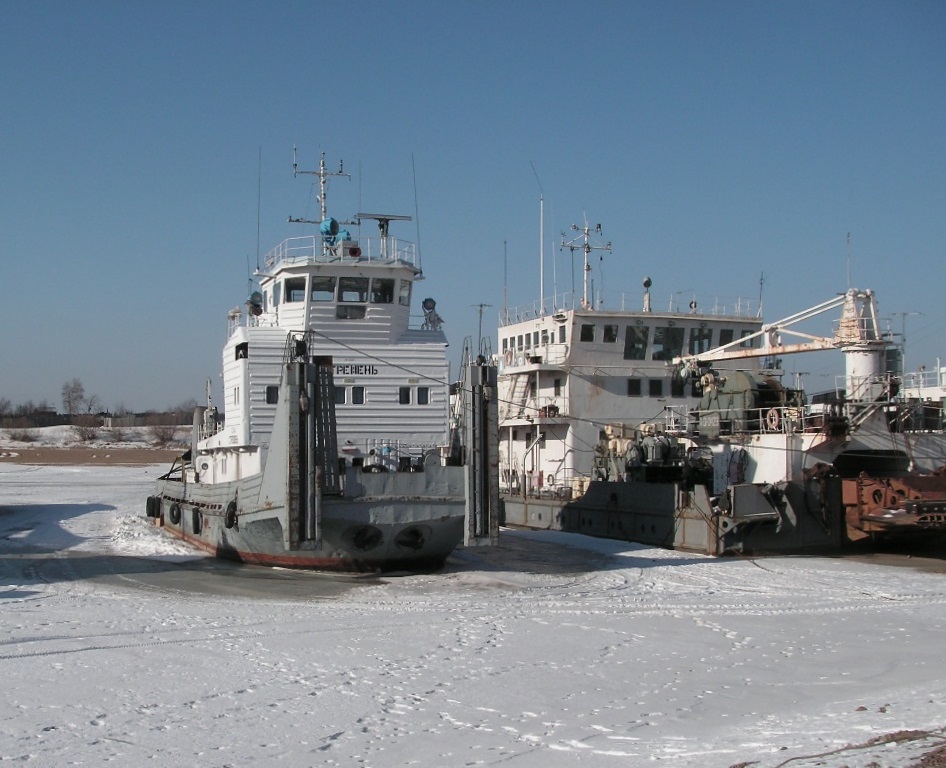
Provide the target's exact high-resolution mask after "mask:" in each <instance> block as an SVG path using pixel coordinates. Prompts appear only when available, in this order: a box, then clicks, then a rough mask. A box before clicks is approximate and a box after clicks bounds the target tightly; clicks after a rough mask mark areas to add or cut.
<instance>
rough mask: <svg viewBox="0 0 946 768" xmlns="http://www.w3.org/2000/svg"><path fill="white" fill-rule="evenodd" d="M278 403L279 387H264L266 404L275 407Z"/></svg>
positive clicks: (274, 385) (271, 385)
mask: <svg viewBox="0 0 946 768" xmlns="http://www.w3.org/2000/svg"><path fill="white" fill-rule="evenodd" d="M278 402H279V387H278V386H277V385H276V384H268V385H267V386H266V404H267V405H276V403H278Z"/></svg>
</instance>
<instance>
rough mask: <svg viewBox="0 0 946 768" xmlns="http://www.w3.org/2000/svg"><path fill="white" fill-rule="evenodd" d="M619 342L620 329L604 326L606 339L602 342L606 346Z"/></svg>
mask: <svg viewBox="0 0 946 768" xmlns="http://www.w3.org/2000/svg"><path fill="white" fill-rule="evenodd" d="M617 340H618V327H617V326H616V325H606V326H604V337H603V338H602V341H604V343H605V344H614V342H616V341H617Z"/></svg>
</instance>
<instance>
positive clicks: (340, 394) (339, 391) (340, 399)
mask: <svg viewBox="0 0 946 768" xmlns="http://www.w3.org/2000/svg"><path fill="white" fill-rule="evenodd" d="M347 394H348V391H347V390H346V389H345V387H335V405H345V403H346V397H345V396H346V395H347Z"/></svg>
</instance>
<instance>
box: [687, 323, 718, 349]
mask: <svg viewBox="0 0 946 768" xmlns="http://www.w3.org/2000/svg"><path fill="white" fill-rule="evenodd" d="M712 348H713V329H712V328H703V327H700V328H691V329H690V354H691V355H700V354H702V353H703V352H708V351H709V350H710V349H712Z"/></svg>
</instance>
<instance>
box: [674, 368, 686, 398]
mask: <svg viewBox="0 0 946 768" xmlns="http://www.w3.org/2000/svg"><path fill="white" fill-rule="evenodd" d="M689 380H690V377H689V376H686V377H683V376H680V374H679V373H675V374H673V375H672V376H671V377H670V397H686V396H687V382H688V381H689Z"/></svg>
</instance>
